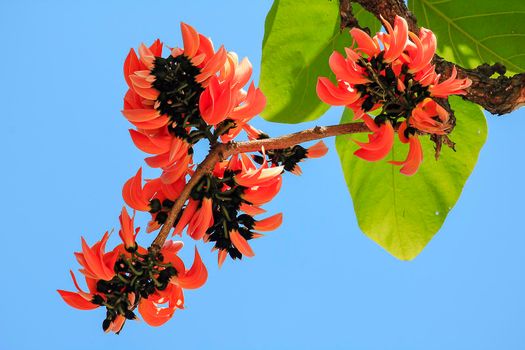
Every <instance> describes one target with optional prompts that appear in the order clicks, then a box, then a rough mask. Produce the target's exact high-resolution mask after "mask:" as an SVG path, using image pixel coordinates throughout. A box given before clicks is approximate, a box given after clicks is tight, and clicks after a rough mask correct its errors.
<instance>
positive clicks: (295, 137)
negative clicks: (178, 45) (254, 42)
mask: <svg viewBox="0 0 525 350" xmlns="http://www.w3.org/2000/svg"><path fill="white" fill-rule="evenodd" d="M368 131H370V130H369V129H368V127H367V126H366V125H365V124H364V123H347V124H340V125H331V126H316V127H313V128H311V129H306V130H303V131H299V132H295V133H293V134H288V135H283V136H279V137H274V138H268V139H261V140H252V141H244V142H228V143H218V144H216V145H215V146H213V148H212V149H211V151H210V153H208V155H207V156H206V158H204V160H203V161H202V162H201V163H200V164H199V166H198V167H197V169H196V170H195V172H194V173H193V176H192V177H191V179H190V181H188V183H187V184H186V186H184V188H183V190H182V192H181V194H180V196H179V197H178V198H177V199H176V200H175V203H174V204H173V207H172V208H171V211H170V212H169V214H168V218H167V219H166V222H165V223H164V225H163V226H162V228H161V229H160V232H159V234H158V235H157V237H155V240H154V241H153V243H152V244H151V246H152V248H154V249H160V248H161V247H162V246H163V245H164V242H165V241H166V239H167V238H168V235H169V233H170V231H171V228H172V227H173V224H174V223H175V220H176V219H177V216H178V215H179V213H180V212H181V210H182V208H183V206H184V203H185V202H186V200H187V199H188V198H189V196H190V194H191V190H192V189H193V187H195V186H196V185H197V184H198V183H199V181H200V179H201V178H202V177H203V176H204V175H206V174H209V173H211V171H212V170H213V168H214V167H215V164H216V163H217V162H220V161H221V160H223V159H226V158H228V157H230V156H232V155H235V154H238V153H246V152H256V151H260V150H261V149H262V148H263V147H264V149H265V150H272V149H283V148H288V147H292V146H295V145H297V144H300V143H303V142H308V141H314V140H319V139H323V138H326V137H331V136H337V135H345V134H356V133H362V132H368Z"/></svg>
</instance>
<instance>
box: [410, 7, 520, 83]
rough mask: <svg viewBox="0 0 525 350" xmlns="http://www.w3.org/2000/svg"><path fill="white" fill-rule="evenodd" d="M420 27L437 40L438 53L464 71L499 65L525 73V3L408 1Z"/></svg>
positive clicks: (509, 71)
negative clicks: (463, 68) (430, 31)
mask: <svg viewBox="0 0 525 350" xmlns="http://www.w3.org/2000/svg"><path fill="white" fill-rule="evenodd" d="M408 6H409V8H410V9H411V11H412V12H413V13H414V14H415V15H416V16H417V18H418V24H419V25H420V26H422V27H426V28H429V29H431V30H432V31H433V32H434V33H435V34H436V36H437V39H438V53H439V54H440V55H442V56H443V57H444V58H446V59H447V60H449V61H454V62H456V63H458V64H459V65H461V66H463V67H465V68H474V67H476V66H478V65H480V64H482V63H485V62H486V63H495V62H499V63H502V64H504V65H505V66H506V67H507V71H508V73H509V74H514V73H520V72H523V71H525V26H524V25H523V23H525V2H524V1H523V0H508V1H494V0H476V1H472V0H471V1H450V0H408Z"/></svg>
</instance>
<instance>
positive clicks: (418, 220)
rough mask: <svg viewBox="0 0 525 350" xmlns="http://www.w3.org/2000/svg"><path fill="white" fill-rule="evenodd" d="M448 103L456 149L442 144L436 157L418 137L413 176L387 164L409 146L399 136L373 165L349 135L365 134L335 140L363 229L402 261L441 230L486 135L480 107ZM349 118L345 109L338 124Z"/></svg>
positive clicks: (362, 137)
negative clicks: (420, 153)
mask: <svg viewBox="0 0 525 350" xmlns="http://www.w3.org/2000/svg"><path fill="white" fill-rule="evenodd" d="M450 103H451V106H452V108H453V109H454V111H455V115H456V118H457V125H456V128H455V129H454V131H453V132H452V134H451V135H450V137H451V139H452V140H453V141H454V142H456V150H457V152H454V151H452V150H451V149H449V148H448V147H447V146H443V149H442V152H441V157H440V158H439V160H438V161H436V160H435V159H434V149H433V143H432V142H431V141H430V140H429V138H428V136H424V137H420V139H421V143H422V145H423V152H424V153H423V154H424V160H423V164H422V165H421V167H420V169H419V171H418V172H417V173H416V174H415V175H413V176H411V177H408V176H405V175H402V174H401V173H400V172H399V167H398V166H393V165H391V164H389V163H387V160H392V159H395V160H403V159H405V158H406V154H407V152H408V146H407V145H403V144H401V143H400V142H399V141H398V140H396V142H395V144H394V147H393V150H392V152H391V155H390V156H389V157H387V160H383V161H379V162H374V163H371V162H367V161H365V160H362V159H360V158H358V157H356V156H354V155H353V153H354V151H355V150H356V149H357V148H358V147H357V145H356V144H355V143H354V142H353V141H352V140H351V139H352V138H354V139H359V140H361V141H366V135H353V136H349V135H344V136H338V137H337V138H336V147H337V152H338V153H339V157H340V159H341V164H342V168H343V172H344V175H345V179H346V183H347V185H348V188H349V190H350V194H351V195H352V199H353V202H354V210H355V212H356V215H357V221H358V223H359V226H360V228H361V230H362V231H363V232H364V233H365V234H366V235H367V236H368V237H370V238H371V239H373V240H374V241H375V242H376V243H377V244H379V245H380V246H381V247H383V248H384V249H386V250H387V251H388V252H389V253H390V254H392V255H393V256H395V257H397V258H399V259H402V260H411V259H413V258H415V257H416V256H417V255H418V254H419V253H420V252H421V251H422V250H423V248H424V247H425V246H426V244H427V243H428V242H429V241H430V240H431V239H432V237H433V236H434V234H435V233H436V232H437V231H438V230H439V229H440V227H441V225H442V224H443V222H444V221H445V218H446V217H447V214H448V213H449V211H450V210H451V209H452V207H453V206H454V204H455V203H456V201H457V200H458V198H459V196H460V194H461V191H462V189H463V185H464V184H465V182H466V181H467V178H468V177H469V175H470V173H471V172H472V170H473V169H474V165H475V164H476V161H477V159H478V154H479V151H480V149H481V147H482V146H483V144H484V143H485V139H486V138H487V125H486V121H485V117H484V115H483V112H482V110H481V108H480V107H479V106H477V105H474V104H472V103H470V102H466V101H463V100H462V99H461V98H459V97H455V96H454V97H451V98H450ZM351 119H352V116H351V111H350V110H348V109H347V110H345V113H344V114H343V118H342V120H341V123H347V122H349V121H350V120H351ZM396 139H397V138H396Z"/></svg>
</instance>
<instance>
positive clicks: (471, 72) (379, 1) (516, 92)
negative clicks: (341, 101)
mask: <svg viewBox="0 0 525 350" xmlns="http://www.w3.org/2000/svg"><path fill="white" fill-rule="evenodd" d="M353 2H356V3H358V4H360V5H361V6H362V7H363V8H364V9H365V10H367V11H368V12H370V13H372V14H374V15H375V16H376V17H377V19H379V20H381V18H380V16H382V17H383V18H384V19H385V20H387V21H388V22H390V23H394V19H395V17H396V15H399V16H401V17H403V18H405V19H406V20H407V23H408V27H409V29H410V31H412V32H414V33H416V34H418V33H419V27H418V25H417V19H416V17H415V16H414V14H413V13H412V12H410V11H409V10H408V8H407V6H406V5H405V2H404V1H403V0H354V1H353ZM347 8H348V6H347V0H341V1H340V12H341V23H342V24H343V23H345V24H349V25H350V26H355V25H353V24H354V23H357V20H356V19H355V17H354V16H353V14H352V12H351V7H350V12H348V11H347V10H346V9H347ZM343 12H344V14H343ZM349 17H350V19H349ZM434 63H435V65H436V72H437V73H440V74H441V75H442V76H443V77H449V76H450V73H451V72H452V68H453V67H454V66H456V69H457V71H458V77H460V78H465V77H468V78H469V79H470V80H472V85H471V86H470V88H468V89H467V90H466V91H467V94H466V95H464V96H463V98H464V99H465V100H468V101H471V102H474V103H476V104H478V105H480V106H481V107H483V108H485V109H486V110H487V111H489V112H490V113H492V114H498V115H501V114H506V113H510V112H512V111H514V110H516V109H518V108H519V107H521V106H523V105H525V73H520V74H516V75H514V76H512V77H507V76H504V75H503V74H505V69H504V66H503V65H501V64H498V63H496V64H495V65H492V66H490V65H488V64H483V65H481V66H479V67H477V68H475V69H467V68H463V67H461V66H459V65H457V64H455V63H451V62H448V61H447V60H445V59H444V58H442V57H440V56H439V55H435V56H434ZM502 68H503V69H502ZM494 73H498V74H500V76H499V77H497V78H491V76H492V75H493V74H494Z"/></svg>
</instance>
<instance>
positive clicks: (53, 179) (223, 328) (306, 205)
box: [0, 0, 525, 350]
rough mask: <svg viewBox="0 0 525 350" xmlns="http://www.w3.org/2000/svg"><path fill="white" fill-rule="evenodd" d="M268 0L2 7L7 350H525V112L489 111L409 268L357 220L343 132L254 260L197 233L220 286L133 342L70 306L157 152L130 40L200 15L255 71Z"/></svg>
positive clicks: (133, 335) (98, 316) (3, 343)
mask: <svg viewBox="0 0 525 350" xmlns="http://www.w3.org/2000/svg"><path fill="white" fill-rule="evenodd" d="M152 4H154V5H152ZM270 5H271V2H270V1H257V2H255V1H254V2H251V1H250V2H249V1H233V0H231V1H223V2H219V1H213V2H212V1H191V2H190V1H184V2H182V1H174V0H172V1H156V2H154V3H153V2H145V1H142V2H139V1H111V2H87V1H75V2H72V1H16V2H14V1H11V2H8V1H2V2H0V34H1V39H2V40H1V42H2V49H1V51H0V52H1V54H0V64H1V66H2V67H3V71H2V78H1V82H2V84H0V102H1V104H2V113H1V115H2V120H3V123H2V124H3V131H4V132H3V133H2V137H0V149H1V150H2V151H1V152H2V164H3V165H2V172H1V173H0V176H1V181H0V190H1V193H2V199H3V201H2V205H1V206H2V210H1V211H0V213H1V214H0V215H2V220H1V222H2V229H1V242H2V246H3V249H2V251H3V254H2V257H3V259H2V261H3V263H2V264H3V269H2V271H3V278H2V282H0V310H2V317H1V318H0V349H1V350H15V349H16V350H19V349H20V350H22V349H36V348H44V349H48V348H49V349H51V348H53V349H72V348H75V349H93V348H98V349H110V348H112V347H113V348H115V347H118V348H126V349H145V348H150V347H151V346H153V345H157V344H158V346H168V347H169V348H177V349H319V348H323V349H382V350H383V349H404V350H406V349H427V350H430V349H477V350H480V349H495V348H500V349H522V348H523V344H524V341H525V333H524V332H523V329H524V326H525V317H524V314H525V301H524V298H523V295H525V293H524V292H525V275H524V273H523V266H525V264H524V263H525V253H524V248H525V229H524V226H523V217H524V215H523V210H524V208H525V206H524V197H525V185H524V181H523V174H524V171H525V168H524V165H523V161H524V159H525V156H524V154H523V149H524V148H523V144H522V140H523V125H524V122H525V112H524V111H518V112H515V113H513V114H512V115H507V116H502V117H493V116H488V123H489V137H488V140H487V143H486V145H485V147H484V148H483V150H482V151H481V154H480V158H479V162H478V165H477V167H476V169H475V170H474V172H473V174H472V176H471V177H470V179H469V180H468V182H467V184H466V187H465V189H464V192H463V195H462V197H461V198H460V200H459V201H458V203H457V205H456V207H455V208H454V209H453V210H452V212H451V213H450V215H449V217H448V219H447V221H446V222H445V224H444V226H443V229H442V230H441V231H440V232H439V233H438V234H437V235H436V237H435V238H434V239H433V240H432V241H431V242H430V244H429V245H428V247H427V248H426V249H425V250H424V251H423V253H422V254H421V255H420V256H419V257H418V258H416V259H415V260H414V261H412V262H402V261H398V260H396V259H395V258H393V257H391V256H390V255H388V254H387V253H386V252H385V251H383V250H382V249H381V248H380V247H378V246H377V245H376V244H375V243H373V242H372V241H371V240H369V239H368V238H366V237H365V236H364V235H363V234H362V233H361V232H360V231H359V228H358V227H357V224H356V220H355V217H354V214H353V208H352V203H351V200H350V198H349V195H348V192H347V190H346V186H345V184H344V179H343V175H342V173H341V171H340V165H339V163H338V158H337V154H336V152H335V148H334V147H333V140H328V144H329V146H330V152H329V154H328V155H327V156H326V157H324V158H322V159H319V160H312V161H309V162H308V163H306V164H305V165H304V166H303V170H304V175H303V176H301V177H294V176H292V175H290V176H287V177H286V179H285V185H284V187H283V190H282V192H281V194H280V195H279V196H278V197H277V198H276V199H275V200H274V201H273V202H272V203H271V204H270V205H268V206H267V209H268V210H269V212H270V213H272V212H274V213H275V212H279V211H283V212H284V216H285V222H284V224H283V225H282V226H281V228H280V229H278V230H277V231H274V232H272V233H269V234H268V235H267V237H265V238H264V239H260V240H257V242H255V243H254V244H253V247H254V250H255V252H256V254H257V255H256V257H255V258H253V259H248V260H245V261H242V262H235V263H232V262H227V263H226V264H225V265H224V267H223V268H222V269H221V270H220V271H219V270H218V269H217V267H216V263H215V261H216V256H215V255H212V254H210V253H209V246H202V245H199V248H200V250H201V252H202V253H203V258H204V259H205V262H206V263H207V265H208V267H209V271H210V277H209V280H208V282H207V284H206V285H205V286H204V287H203V288H201V289H199V290H196V291H190V292H188V293H187V294H186V309H185V310H182V311H180V312H179V311H178V312H177V314H176V315H175V317H174V318H173V319H172V320H171V321H170V322H169V323H167V324H166V325H164V326H163V327H161V328H152V327H148V326H147V325H145V323H144V322H133V323H129V324H128V325H127V326H126V327H125V329H124V331H123V332H122V334H121V335H119V336H115V335H108V334H104V333H103V332H102V331H101V328H100V323H101V321H102V318H103V311H102V310H95V311H91V312H83V311H79V310H75V309H72V308H70V307H68V306H67V305H65V304H64V303H63V302H62V301H61V299H60V298H59V296H58V294H57V293H56V289H57V288H63V289H72V288H73V286H72V283H71V280H70V278H69V274H68V270H69V269H70V268H72V269H76V268H77V264H76V262H75V260H74V257H73V251H76V250H78V249H79V247H80V235H84V236H85V237H86V238H87V240H88V241H89V242H94V241H95V240H98V239H99V238H100V237H101V235H102V234H103V233H104V231H106V230H108V229H111V228H112V227H116V226H117V225H118V212H119V210H120V208H121V206H122V199H121V196H120V191H121V186H122V184H123V183H124V181H125V180H126V179H128V178H129V177H130V176H131V175H133V174H134V173H135V171H136V170H137V168H138V167H139V166H140V165H142V164H143V161H142V159H143V156H144V155H143V154H141V153H140V152H139V151H138V150H136V149H135V148H134V147H133V145H132V143H131V141H130V139H129V135H128V131H127V129H128V128H129V125H128V123H127V121H126V120H125V119H124V118H123V117H122V116H121V115H120V109H121V106H122V98H123V95H124V92H125V83H124V79H123V77H122V63H123V61H124V58H125V56H126V54H127V52H128V50H129V48H130V47H136V46H138V45H139V44H140V42H143V41H144V42H151V41H152V40H154V39H155V38H157V37H159V38H161V40H163V41H165V42H166V43H167V44H168V45H171V46H176V45H179V44H180V43H181V38H180V33H179V22H180V21H185V22H187V23H189V24H191V25H193V26H195V27H196V28H197V29H198V30H199V31H201V32H203V33H204V34H206V35H208V36H211V37H212V38H213V41H214V43H215V44H216V45H220V44H221V43H223V44H225V46H226V47H227V48H228V49H229V50H233V51H236V52H237V53H238V54H239V55H240V56H241V57H243V56H248V57H249V58H250V60H251V61H252V63H253V65H254V69H255V75H256V77H257V74H258V71H259V63H260V55H261V51H260V47H261V40H262V35H263V23H264V17H265V14H266V12H267V11H268V9H269V7H270ZM338 120H339V115H338V112H337V111H335V110H334V111H331V112H329V113H327V114H326V115H325V116H324V117H323V118H322V119H321V120H319V121H318V122H316V123H308V124H305V125H291V126H289V125H278V124H269V123H266V122H264V121H263V120H258V121H256V122H255V124H256V126H259V127H262V128H264V129H265V130H266V131H267V132H269V133H270V134H272V135H279V134H285V133H288V132H291V131H295V130H299V129H302V128H303V127H307V126H312V125H316V124H320V125H327V124H333V123H336V122H338ZM146 221H147V216H146V215H144V216H140V218H139V219H138V222H139V223H140V224H141V226H145V223H146ZM143 239H144V241H143V242H145V243H146V242H148V241H149V240H151V239H152V237H151V236H147V237H146V236H145V235H144V236H143ZM113 242H116V240H114V241H113ZM187 243H188V244H187V247H186V248H187V249H186V251H187V252H186V253H188V254H186V255H185V257H187V258H189V255H191V254H189V253H191V251H192V249H191V247H192V246H193V242H190V241H189V240H188V241H187ZM190 260H191V258H190Z"/></svg>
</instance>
